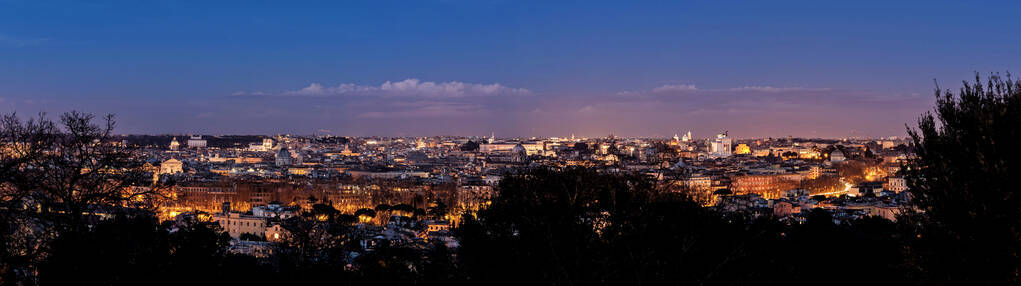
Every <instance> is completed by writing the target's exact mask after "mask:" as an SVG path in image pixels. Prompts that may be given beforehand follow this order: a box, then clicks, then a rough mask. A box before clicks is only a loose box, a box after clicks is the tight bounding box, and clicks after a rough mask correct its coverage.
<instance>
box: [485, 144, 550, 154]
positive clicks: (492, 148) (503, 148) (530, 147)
mask: <svg viewBox="0 0 1021 286" xmlns="http://www.w3.org/2000/svg"><path fill="white" fill-rule="evenodd" d="M518 145H521V147H524V148H525V151H526V152H527V153H528V155H536V154H542V153H543V151H545V150H546V148H545V146H546V144H545V143H544V142H543V141H531V142H520V143H519V142H502V143H486V144H481V145H479V152H482V153H497V152H510V151H512V150H513V149H514V147H515V146H518Z"/></svg>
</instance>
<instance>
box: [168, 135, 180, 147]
mask: <svg viewBox="0 0 1021 286" xmlns="http://www.w3.org/2000/svg"><path fill="white" fill-rule="evenodd" d="M178 148H181V143H180V142H177V137H174V139H173V140H170V150H177V149H178Z"/></svg>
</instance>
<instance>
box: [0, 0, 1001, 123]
mask: <svg viewBox="0 0 1021 286" xmlns="http://www.w3.org/2000/svg"><path fill="white" fill-rule="evenodd" d="M1019 5H1021V4H1019V3H1018V2H1017V1H987V2H985V4H981V5H980V4H974V3H969V2H960V1H924V2H916V1H897V2H893V3H891V2H890V1H854V2H847V3H820V2H818V1H782V2H779V3H778V2H773V1H769V2H764V1H735V2H729V3H719V2H710V1H706V2H702V1H697V2H689V1H683V2H680V1H679V2H669V3H668V2H640V3H628V4H626V5H622V4H621V3H619V2H615V1H557V2H548V1H525V2H522V1H410V2H409V1H353V2H347V1H344V2H318V3H304V4H300V5H295V4H292V3H283V2H280V3H250V2H240V3H238V2H221V3H184V2H173V1H171V2H152V3H150V2H124V1H10V0H8V1H0V63H2V66H3V68H2V69H0V109H2V110H4V111H5V112H11V111H17V112H19V113H21V114H31V113H35V112H39V111H45V112H49V113H53V114H56V113H60V112H63V111H67V110H71V109H80V110H87V111H89V112H92V113H96V114H106V113H113V114H116V115H117V118H118V119H119V120H118V121H119V127H118V128H117V130H116V132H118V133H132V134H167V133H172V134H185V133H204V134H278V133H292V134H334V135H349V136H366V135H381V136H426V135H488V134H490V133H491V132H495V133H496V134H498V135H499V136H509V137H513V136H569V135H570V134H576V135H578V136H605V135H607V134H611V133H612V134H616V135H618V136H656V137H669V136H672V135H673V134H675V133H682V132H685V131H687V130H692V131H693V132H694V133H695V134H696V135H698V136H700V137H708V136H711V135H712V134H715V133H717V132H720V131H724V130H728V131H730V133H731V134H733V136H737V137H739V138H754V137H780V136H788V135H793V136H800V137H831V138H840V137H850V136H871V137H880V136H904V135H905V127H904V124H913V123H914V122H915V121H916V120H917V118H918V115H919V114H921V113H922V112H924V111H926V110H930V109H931V107H932V106H933V102H934V97H933V96H932V93H933V92H932V91H933V89H934V88H935V85H934V82H933V80H934V79H935V80H938V81H939V83H940V84H941V85H942V86H943V87H947V88H956V87H958V86H960V82H959V81H960V80H961V79H966V78H971V77H974V73H975V72H982V73H988V72H989V71H1007V70H1010V69H1011V68H1014V67H1015V66H1011V64H1016V63H1018V62H1021V38H1018V37H1016V34H1014V33H1010V32H1006V31H1004V29H1008V27H1010V26H1011V25H1012V24H1013V23H1012V22H1013V21H1012V19H1013V16H1014V15H1015V11H1017V8H1019ZM989 6H996V7H1000V8H999V9H989V8H988V7H989Z"/></svg>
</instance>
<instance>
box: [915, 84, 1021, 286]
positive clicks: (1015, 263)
mask: <svg viewBox="0 0 1021 286" xmlns="http://www.w3.org/2000/svg"><path fill="white" fill-rule="evenodd" d="M936 96H937V102H936V108H935V114H932V113H927V114H925V115H923V116H922V118H921V119H920V120H919V123H918V128H917V129H909V132H910V134H911V138H912V139H913V140H914V145H915V146H914V147H915V153H916V154H917V157H916V158H915V159H914V160H912V162H911V164H910V165H909V169H908V171H907V175H908V179H909V180H908V184H909V187H910V189H911V193H912V195H914V202H915V203H916V205H917V207H918V209H917V211H918V212H917V213H913V214H909V215H907V216H905V219H908V220H910V221H911V222H912V224H911V225H910V227H913V228H914V230H913V231H915V235H914V236H913V237H914V238H915V239H913V240H912V241H910V242H911V244H910V245H911V248H910V250H911V251H912V254H913V257H914V258H915V259H914V260H913V261H912V263H911V265H910V266H911V267H912V269H913V270H914V274H915V275H917V276H919V278H920V279H921V281H922V282H923V283H940V284H972V285H981V284H1017V283H1018V281H1019V279H1021V278H1019V275H1021V258H1019V256H1018V255H1019V254H1018V248H1019V247H1021V197H1019V192H1018V186H1017V185H1016V182H1014V181H1013V179H1014V178H1018V177H1019V176H1021V166H1019V165H1018V163H1019V162H1021V150H1019V149H1018V146H1021V128H1019V126H1021V82H1019V81H1013V80H1012V79H1011V78H1010V77H1009V75H1008V77H1007V78H1006V79H1004V78H1002V77H1000V76H998V75H993V76H990V77H989V79H988V80H986V82H985V83H984V84H983V82H982V79H981V78H979V77H978V76H976V79H975V82H974V83H969V82H964V87H962V88H961V89H960V91H958V92H957V93H956V94H955V93H954V92H952V91H950V90H941V89H937V90H936Z"/></svg>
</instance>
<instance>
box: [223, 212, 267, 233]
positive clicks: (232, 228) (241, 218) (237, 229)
mask: <svg viewBox="0 0 1021 286" xmlns="http://www.w3.org/2000/svg"><path fill="white" fill-rule="evenodd" d="M213 221H215V222H217V223H219V224H220V227H223V230H224V231H226V232H227V233H228V234H230V237H232V238H239V237H241V234H243V233H248V234H253V235H256V236H259V237H266V219H265V218H261V217H256V216H250V215H243V214H241V213H237V212H228V213H217V214H213Z"/></svg>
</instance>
